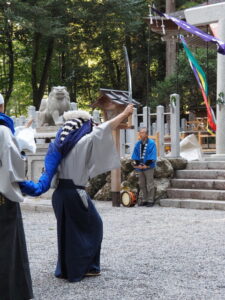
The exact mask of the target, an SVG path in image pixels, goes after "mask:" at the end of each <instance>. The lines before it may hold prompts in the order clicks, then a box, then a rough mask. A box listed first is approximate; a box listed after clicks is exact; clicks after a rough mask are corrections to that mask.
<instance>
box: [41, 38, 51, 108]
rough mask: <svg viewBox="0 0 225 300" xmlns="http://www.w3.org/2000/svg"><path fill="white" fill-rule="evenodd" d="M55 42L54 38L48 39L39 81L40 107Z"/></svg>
mask: <svg viewBox="0 0 225 300" xmlns="http://www.w3.org/2000/svg"><path fill="white" fill-rule="evenodd" d="M54 42H55V40H54V38H50V39H49V41H48V48H47V52H46V57H45V64H44V68H43V71H42V76H41V80H40V86H39V89H38V102H39V103H38V104H39V105H40V103H41V99H42V98H43V95H44V92H45V89H46V86H47V82H48V74H49V71H50V67H51V61H52V55H53V51H54V44H55V43H54Z"/></svg>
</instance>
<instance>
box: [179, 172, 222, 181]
mask: <svg viewBox="0 0 225 300" xmlns="http://www.w3.org/2000/svg"><path fill="white" fill-rule="evenodd" d="M175 177H176V178H183V179H186V178H189V179H192V178H193V179H225V170H177V171H176V176H175Z"/></svg>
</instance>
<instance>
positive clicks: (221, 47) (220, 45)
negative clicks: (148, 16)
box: [152, 7, 225, 55]
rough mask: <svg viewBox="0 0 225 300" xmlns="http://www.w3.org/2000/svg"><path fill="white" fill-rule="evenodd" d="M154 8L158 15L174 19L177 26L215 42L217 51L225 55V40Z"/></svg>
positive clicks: (207, 40) (205, 39)
mask: <svg viewBox="0 0 225 300" xmlns="http://www.w3.org/2000/svg"><path fill="white" fill-rule="evenodd" d="M152 10H153V11H154V12H155V13H157V14H158V15H160V16H161V17H165V18H166V19H169V20H171V21H173V22H174V23H175V24H177V26H179V27H181V28H183V29H184V30H186V31H188V32H190V33H192V34H195V35H197V36H198V37H200V38H201V39H202V40H204V41H206V42H212V43H215V44H216V45H217V52H218V53H220V54H223V55H225V43H224V42H223V41H221V40H220V39H218V38H216V37H214V36H212V35H210V34H207V33H206V32H204V31H202V30H201V29H199V28H197V27H195V26H193V25H190V24H188V23H187V22H185V21H182V20H180V19H177V18H174V17H172V16H169V15H167V14H163V13H161V12H160V11H159V10H157V9H155V8H153V7H152Z"/></svg>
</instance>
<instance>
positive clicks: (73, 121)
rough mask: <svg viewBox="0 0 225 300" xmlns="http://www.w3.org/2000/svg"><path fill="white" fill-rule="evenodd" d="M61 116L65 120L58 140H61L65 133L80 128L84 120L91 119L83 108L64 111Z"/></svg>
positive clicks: (63, 138)
mask: <svg viewBox="0 0 225 300" xmlns="http://www.w3.org/2000/svg"><path fill="white" fill-rule="evenodd" d="M63 118H64V120H65V121H66V122H65V123H64V124H63V127H62V132H61V134H60V140H61V141H62V142H63V141H64V140H65V138H66V137H67V135H68V134H69V133H70V132H71V131H73V130H77V129H79V128H81V126H82V125H83V124H84V122H85V121H88V120H91V119H92V117H91V115H90V114H89V113H88V112H86V111H84V110H73V111H67V112H64V114H63Z"/></svg>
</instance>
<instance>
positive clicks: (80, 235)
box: [53, 122, 120, 282]
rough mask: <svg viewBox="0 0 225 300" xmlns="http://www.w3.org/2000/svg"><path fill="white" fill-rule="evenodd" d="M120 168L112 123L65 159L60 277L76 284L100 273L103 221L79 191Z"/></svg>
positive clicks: (58, 209)
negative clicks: (86, 275)
mask: <svg viewBox="0 0 225 300" xmlns="http://www.w3.org/2000/svg"><path fill="white" fill-rule="evenodd" d="M119 166H120V158H119V155H118V153H117V151H116V149H115V146H114V142H113V138H112V133H111V127H110V125H109V123H108V122H106V123H103V124H101V125H100V126H98V127H97V128H95V129H94V130H93V131H92V132H91V133H90V134H87V135H85V136H84V137H82V138H81V139H80V140H79V142H78V143H77V144H76V145H75V146H74V148H73V149H72V150H71V151H70V152H69V154H68V155H67V156H66V158H65V159H63V160H62V162H61V164H60V167H59V172H58V176H59V178H60V179H59V184H58V187H57V189H56V190H55V192H54V194H53V208H54V211H55V215H56V219H57V234H58V262H57V267H56V271H55V275H56V276H57V277H60V278H66V279H68V280H69V281H71V282H75V281H80V280H81V279H82V278H83V277H84V275H85V274H86V273H87V272H92V271H94V272H99V271H100V249H101V242H102V235H103V226H102V221H101V218H100V216H99V214H98V212H97V210H96V209H95V206H94V205H93V203H92V201H91V199H90V197H89V196H88V195H87V199H88V200H87V201H88V202H87V203H85V202H84V200H82V197H80V194H78V191H79V189H84V186H86V184H87V182H88V179H89V178H92V177H94V176H96V175H98V174H101V173H104V172H106V171H109V170H112V169H114V168H118V167H119ZM75 184H76V186H75Z"/></svg>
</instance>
